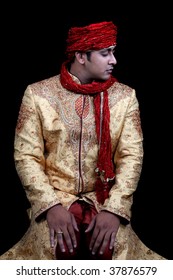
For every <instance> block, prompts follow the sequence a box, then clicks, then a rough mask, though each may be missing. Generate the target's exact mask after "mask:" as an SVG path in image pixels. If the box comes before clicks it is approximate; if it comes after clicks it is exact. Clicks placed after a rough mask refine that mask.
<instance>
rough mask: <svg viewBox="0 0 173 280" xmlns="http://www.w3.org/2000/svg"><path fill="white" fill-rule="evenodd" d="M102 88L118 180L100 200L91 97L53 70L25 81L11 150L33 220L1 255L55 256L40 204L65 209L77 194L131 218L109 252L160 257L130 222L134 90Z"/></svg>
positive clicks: (138, 140) (135, 160)
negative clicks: (68, 86)
mask: <svg viewBox="0 0 173 280" xmlns="http://www.w3.org/2000/svg"><path fill="white" fill-rule="evenodd" d="M108 93H109V107H110V134H111V141H112V142H111V143H112V155H113V158H114V164H115V174H116V181H115V185H114V186H113V187H112V189H111V191H110V196H109V198H108V199H107V200H106V201H105V203H104V205H101V204H99V203H98V202H97V200H96V196H95V191H94V182H95V179H96V178H95V172H94V170H95V167H96V162H97V153H98V144H97V138H96V133H95V122H94V105H93V97H92V96H89V95H85V96H84V95H80V94H74V93H72V92H69V91H67V90H65V89H64V88H63V87H62V86H61V83H60V81H59V76H58V75H57V76H54V77H51V78H49V79H46V80H43V81H40V82H37V83H34V84H31V85H29V86H28V87H27V89H26V91H25V94H24V97H23V100H22V104H21V108H20V113H19V118H18V123H17V127H16V134H15V143H14V148H15V153H14V158H15V165H16V170H17V172H18V175H19V178H20V180H21V182H22V184H23V187H24V189H25V191H26V194H27V197H28V200H29V201H30V203H31V206H32V217H31V224H30V227H29V229H28V231H27V232H26V233H25V235H24V236H23V237H22V239H21V240H19V242H18V243H17V244H15V245H14V246H13V247H12V248H11V249H9V250H8V251H7V252H6V253H4V254H3V255H1V256H0V259H25V260H36V259H40V260H43V259H47V260H51V259H54V258H55V257H54V251H53V250H52V249H51V247H50V241H49V229H48V226H47V222H46V220H45V217H44V212H45V211H46V210H47V209H48V208H50V207H51V206H53V205H55V204H57V203H61V204H62V205H63V206H64V207H66V208H67V209H68V208H69V207H70V205H71V204H72V203H73V202H74V201H76V200H77V199H79V197H80V199H84V200H86V201H87V202H89V203H93V204H94V205H95V207H96V209H97V210H98V211H101V210H103V209H105V210H108V211H110V212H113V213H115V214H118V215H119V216H121V217H122V218H124V219H125V220H127V221H128V222H129V223H128V224H127V225H123V224H121V225H120V228H119V230H118V233H117V241H116V243H115V249H114V254H113V259H122V260H123V259H124V260H125V259H144V260H145V259H164V258H163V257H161V256H160V255H158V254H157V253H155V252H153V251H152V250H150V249H149V248H147V247H146V246H145V245H144V244H143V243H142V241H141V240H140V239H139V238H138V236H137V235H136V234H135V232H134V231H133V229H132V227H131V224H130V219H131V205H132V203H133V193H134V191H135V190H136V188H137V185H138V181H139V177H140V173H141V168H142V160H143V135H142V131H141V124H140V112H139V105H138V101H137V98H136V93H135V90H134V89H132V88H130V87H128V86H126V85H124V84H121V83H118V82H116V83H114V84H113V85H112V86H111V87H110V88H109V90H108ZM43 139H44V140H43Z"/></svg>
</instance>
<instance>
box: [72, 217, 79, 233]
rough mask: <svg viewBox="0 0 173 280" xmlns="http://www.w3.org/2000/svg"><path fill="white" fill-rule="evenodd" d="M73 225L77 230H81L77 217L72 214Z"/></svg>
mask: <svg viewBox="0 0 173 280" xmlns="http://www.w3.org/2000/svg"><path fill="white" fill-rule="evenodd" d="M72 225H73V227H74V229H75V230H76V231H79V229H78V225H77V222H76V219H75V217H74V215H73V214H72Z"/></svg>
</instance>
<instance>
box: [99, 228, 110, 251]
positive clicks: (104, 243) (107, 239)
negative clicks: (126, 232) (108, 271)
mask: <svg viewBox="0 0 173 280" xmlns="http://www.w3.org/2000/svg"><path fill="white" fill-rule="evenodd" d="M109 242H110V233H109V232H107V233H106V234H105V236H104V237H103V238H102V241H101V243H100V245H101V246H100V250H99V254H100V255H103V253H104V252H105V249H106V247H107V246H108V244H109Z"/></svg>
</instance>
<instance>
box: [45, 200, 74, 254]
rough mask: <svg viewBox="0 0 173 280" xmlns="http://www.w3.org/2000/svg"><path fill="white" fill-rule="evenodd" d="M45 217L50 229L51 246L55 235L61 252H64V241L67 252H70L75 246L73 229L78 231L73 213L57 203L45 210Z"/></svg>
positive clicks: (53, 243)
mask: <svg viewBox="0 0 173 280" xmlns="http://www.w3.org/2000/svg"><path fill="white" fill-rule="evenodd" d="M46 219H47V223H48V226H49V231H50V244H51V247H54V246H55V238H56V236H57V241H58V244H59V247H60V250H61V252H65V246H64V241H65V243H66V244H67V247H68V249H69V252H71V253H72V252H73V249H74V248H76V247H77V240H76V235H75V230H76V231H79V230H78V227H77V223H76V220H75V218H74V215H73V214H72V213H70V212H69V211H68V210H66V209H65V208H64V207H63V206H62V205H61V204H57V205H55V206H53V207H51V208H50V209H49V210H48V211H47V215H46Z"/></svg>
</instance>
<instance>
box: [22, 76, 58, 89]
mask: <svg viewBox="0 0 173 280" xmlns="http://www.w3.org/2000/svg"><path fill="white" fill-rule="evenodd" d="M58 83H59V75H56V76H53V77H49V78H46V79H44V80H41V81H37V82H34V83H32V84H29V85H28V86H27V90H30V91H32V92H35V93H36V92H38V91H42V92H46V91H49V90H50V89H54V88H56V87H57V85H58Z"/></svg>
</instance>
